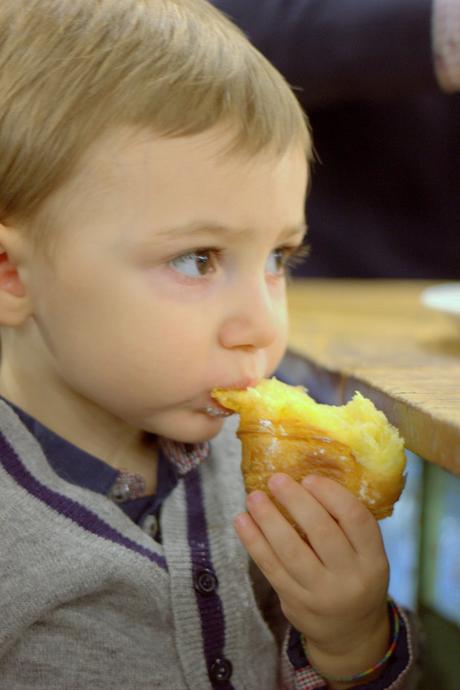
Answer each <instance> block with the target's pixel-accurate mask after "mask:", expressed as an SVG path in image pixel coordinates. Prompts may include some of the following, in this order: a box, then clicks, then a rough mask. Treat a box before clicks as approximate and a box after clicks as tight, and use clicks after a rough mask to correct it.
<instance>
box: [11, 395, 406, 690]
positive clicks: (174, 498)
mask: <svg viewBox="0 0 460 690" xmlns="http://www.w3.org/2000/svg"><path fill="white" fill-rule="evenodd" d="M235 421H236V420H233V419H230V420H227V423H226V426H225V428H224V430H223V431H222V433H221V434H220V435H219V437H218V438H217V439H216V440H215V441H213V442H212V450H211V454H210V456H209V457H208V458H207V459H206V461H205V462H204V463H203V464H201V465H199V466H198V467H195V468H194V469H192V470H189V471H188V472H187V473H186V474H184V475H183V477H182V479H181V480H180V481H179V483H178V485H177V486H176V488H175V489H174V490H173V492H172V493H171V494H170V495H169V497H168V498H167V499H166V501H165V502H164V504H163V507H162V517H161V522H162V537H163V543H162V544H158V543H157V542H156V541H154V540H153V539H152V538H151V537H150V536H149V535H148V534H147V533H145V532H144V531H143V530H142V529H141V528H140V527H139V526H138V525H137V524H135V523H134V522H133V521H132V520H131V519H130V518H129V517H128V516H127V515H126V514H125V513H124V512H122V511H121V510H120V509H119V508H118V506H116V505H115V504H114V503H113V502H112V501H111V500H109V499H108V498H107V497H105V496H103V495H102V494H98V493H95V492H93V491H90V490H87V489H84V488H82V487H79V486H76V485H74V484H71V483H69V482H67V481H65V480H64V479H62V478H60V477H59V476H58V475H57V474H56V473H55V472H54V470H53V469H52V468H51V466H50V465H49V463H48V461H47V459H46V457H45V456H44V454H43V452H42V450H41V447H40V445H39V444H38V442H37V441H36V439H35V438H34V437H33V436H32V435H31V434H30V432H29V431H28V430H27V428H26V427H25V426H24V425H23V423H22V422H21V420H20V419H19V418H18V417H17V415H16V414H15V412H14V411H13V410H12V409H11V408H10V407H9V406H8V405H7V404H6V403H4V402H3V401H0V524H1V526H2V529H1V532H0V556H1V560H0V564H1V565H0V595H1V602H2V616H1V623H0V688H1V690H90V689H91V690H160V689H163V690H186V689H188V690H209V689H210V688H216V689H222V690H262V689H263V690H275V689H276V690H279V688H281V686H283V687H284V688H286V689H290V690H301V689H302V690H303V689H305V688H313V687H320V686H321V679H320V678H319V677H318V676H317V675H316V674H314V673H313V672H312V671H311V669H308V668H306V669H305V670H300V671H294V668H293V667H292V665H291V664H290V662H289V660H288V657H287V654H286V652H285V645H283V640H284V639H285V638H286V637H287V636H286V631H287V627H288V626H287V622H286V620H285V619H284V617H283V616H282V613H281V611H280V607H279V604H278V600H277V597H276V595H275V594H274V592H273V590H272V589H271V588H270V587H269V585H268V583H267V581H266V580H265V578H263V576H262V575H261V574H260V573H259V571H258V570H257V569H256V568H255V567H253V566H252V565H251V564H250V561H249V558H248V556H247V554H246V552H245V551H244V549H243V548H242V547H241V546H240V544H239V542H238V539H237V538H236V536H235V533H234V531H233V527H232V518H233V517H234V516H235V515H236V514H237V513H238V512H239V511H241V510H243V509H244V495H245V494H244V488H243V484H242V479H241V473H240V471H239V465H240V447H239V442H238V441H237V440H236V437H235ZM406 625H409V623H408V621H407V620H406ZM411 644H412V643H410V644H409V646H410V647H411ZM283 648H284V649H283ZM409 656H410V663H409V666H408V667H406V668H405V669H404V671H403V672H402V673H401V675H400V677H399V678H398V681H397V682H396V683H393V684H391V683H390V684H389V687H391V688H394V689H396V688H406V687H409V684H408V681H409V676H411V667H413V663H412V662H413V658H412V657H413V655H412V652H411V653H410V655H409ZM282 676H283V677H282Z"/></svg>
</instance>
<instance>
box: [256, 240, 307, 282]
mask: <svg viewBox="0 0 460 690" xmlns="http://www.w3.org/2000/svg"><path fill="white" fill-rule="evenodd" d="M308 253H309V247H308V246H306V245H301V246H300V247H278V248H277V249H274V250H273V251H272V252H271V254H270V256H269V257H268V259H267V265H266V269H265V270H266V272H267V273H271V274H273V275H283V274H284V273H285V272H286V271H288V270H289V269H291V268H293V267H294V266H296V265H297V264H299V263H301V262H302V260H303V259H304V258H305V257H306V256H308Z"/></svg>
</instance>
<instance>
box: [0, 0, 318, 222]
mask: <svg viewBox="0 0 460 690" xmlns="http://www.w3.org/2000/svg"><path fill="white" fill-rule="evenodd" d="M219 123H228V124H229V125H230V126H231V130H232V132H233V139H232V145H233V147H234V148H235V149H240V150H242V151H246V152H247V153H250V154H252V153H254V154H256V153H258V152H260V151H262V150H263V149H267V148H271V149H273V151H275V152H278V153H280V154H281V153H282V152H284V151H285V150H287V148H288V147H289V146H290V145H291V144H292V143H297V142H298V143H299V144H301V145H303V146H304V148H305V151H306V154H307V157H310V154H311V144H310V136H309V131H308V124H307V121H306V118H305V115H304V114H303V113H302V110H301V108H300V106H299V105H298V102H297V99H296V98H295V96H294V95H293V93H292V91H291V89H290V87H289V86H288V84H287V83H286V82H285V80H284V79H283V78H282V77H281V75H280V74H279V73H278V72H277V71H276V70H275V69H274V68H273V67H272V66H271V65H270V64H269V62H268V61H267V60H266V59H265V58H264V57H263V56H262V55H261V54H260V53H259V52H258V51H256V49H255V48H253V47H252V46H251V45H250V43H249V41H248V40H247V39H246V38H245V36H244V35H243V34H242V33H241V32H240V31H239V30H238V29H237V28H236V27H235V26H234V25H233V24H232V23H231V22H230V21H229V20H228V19H227V18H226V17H225V16H224V15H223V14H221V13H220V12H218V11H217V10H216V9H215V8H213V7H212V6H211V5H210V4H209V3H207V2H206V1H205V0H1V2H0V221H2V222H4V223H7V220H8V219H11V218H14V219H18V220H20V221H30V219H33V218H34V216H35V215H36V214H37V211H39V210H40V207H41V206H42V204H43V202H44V200H46V199H47V197H48V196H49V195H50V194H51V193H52V192H53V191H55V190H56V189H58V188H59V187H60V186H61V185H62V184H63V183H64V182H65V181H66V180H67V179H68V178H69V177H70V175H71V173H72V172H73V170H74V169H75V167H76V165H77V163H78V161H79V160H80V158H81V156H82V154H83V153H84V152H85V151H86V150H87V149H88V148H89V147H90V146H91V144H92V143H93V142H95V141H96V140H97V139H98V137H100V136H101V135H102V134H104V133H105V132H106V131H107V130H108V129H109V128H114V127H118V126H125V125H132V126H134V127H139V128H150V129H152V130H153V131H155V133H157V134H158V135H160V136H165V137H176V136H187V135H193V134H199V133H201V132H204V131H206V130H207V129H210V128H211V127H213V126H214V125H216V124H219Z"/></svg>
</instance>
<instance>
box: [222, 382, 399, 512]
mask: <svg viewBox="0 0 460 690" xmlns="http://www.w3.org/2000/svg"><path fill="white" fill-rule="evenodd" d="M212 396H213V397H214V398H215V399H216V400H217V401H218V402H219V403H220V404H221V405H223V406H224V407H225V408H227V409H230V410H233V411H235V412H237V413H238V414H239V415H240V425H239V429H238V432H237V433H238V437H239V438H240V440H241V443H242V466H241V468H242V473H243V477H244V482H245V487H246V491H247V492H248V493H249V492H251V491H254V490H255V489H262V490H264V491H266V492H267V493H268V494H270V491H269V489H268V487H267V482H268V479H269V478H270V476H271V475H272V474H274V473H275V472H284V473H286V474H288V475H290V476H291V477H292V478H293V479H295V480H296V481H300V480H301V479H302V478H303V477H305V476H306V475H307V474H317V475H322V476H325V477H330V478H331V479H334V480H336V481H338V482H339V483H341V484H342V485H343V486H345V487H346V488H347V489H349V490H350V491H352V492H353V493H354V494H355V495H356V496H357V497H358V498H359V499H360V500H361V501H362V502H363V503H364V504H365V505H366V506H367V508H369V510H370V511H371V512H372V513H373V515H374V516H375V517H376V518H377V519H382V518H385V517H388V516H389V515H391V514H392V512H393V504H394V503H395V502H396V501H397V500H398V498H399V496H400V495H401V491H402V489H403V487H404V469H405V464H406V458H405V454H404V441H403V439H402V438H401V437H400V436H399V434H398V431H397V430H396V429H395V427H393V426H392V425H391V424H390V423H389V422H388V420H387V419H386V417H385V415H384V414H383V412H380V411H378V410H377V409H376V408H375V406H374V404H373V403H372V402H371V401H370V400H368V399H367V398H364V397H363V396H362V395H361V394H360V393H355V396H354V397H353V399H352V400H350V402H348V403H347V404H346V405H342V406H340V407H337V406H333V405H322V404H319V403H317V402H315V401H314V400H313V398H311V397H310V396H309V395H308V394H307V393H306V391H305V389H304V388H302V387H296V386H289V385H287V384H285V383H282V382H281V381H278V380H277V379H275V378H272V379H263V380H262V381H261V382H260V383H259V384H258V385H257V386H256V387H254V388H248V389H246V390H228V389H215V390H214V391H213V392H212Z"/></svg>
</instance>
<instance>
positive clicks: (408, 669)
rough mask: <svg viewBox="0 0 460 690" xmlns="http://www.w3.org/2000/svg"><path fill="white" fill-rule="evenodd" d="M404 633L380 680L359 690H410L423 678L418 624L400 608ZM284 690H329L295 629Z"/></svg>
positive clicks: (285, 659) (286, 653) (288, 643)
mask: <svg viewBox="0 0 460 690" xmlns="http://www.w3.org/2000/svg"><path fill="white" fill-rule="evenodd" d="M398 612H399V615H400V620H401V631H400V635H399V638H398V644H397V646H396V649H395V651H394V653H393V655H392V657H391V658H390V660H389V662H388V663H387V665H386V666H385V670H384V671H383V672H382V673H381V674H380V675H379V677H378V678H377V679H375V680H374V681H372V682H370V683H366V685H364V686H363V685H362V684H361V685H359V687H358V686H357V687H356V690H408V689H409V688H412V687H414V685H413V683H414V679H415V678H417V676H418V674H419V666H418V664H419V653H418V642H417V640H418V632H417V622H416V620H415V618H414V616H413V614H411V613H410V612H408V611H406V610H404V609H402V608H400V607H398ZM281 664H282V678H283V690H327V688H328V684H327V682H326V681H325V680H324V678H322V677H321V676H320V675H319V674H318V673H317V672H316V671H314V669H313V668H312V667H311V666H310V664H309V663H308V659H307V657H306V656H305V653H304V651H303V647H302V644H301V641H300V635H299V634H298V633H297V631H296V630H294V629H293V628H291V629H290V630H289V632H288V634H287V636H286V639H285V642H284V645H283V650H282V660H281Z"/></svg>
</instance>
